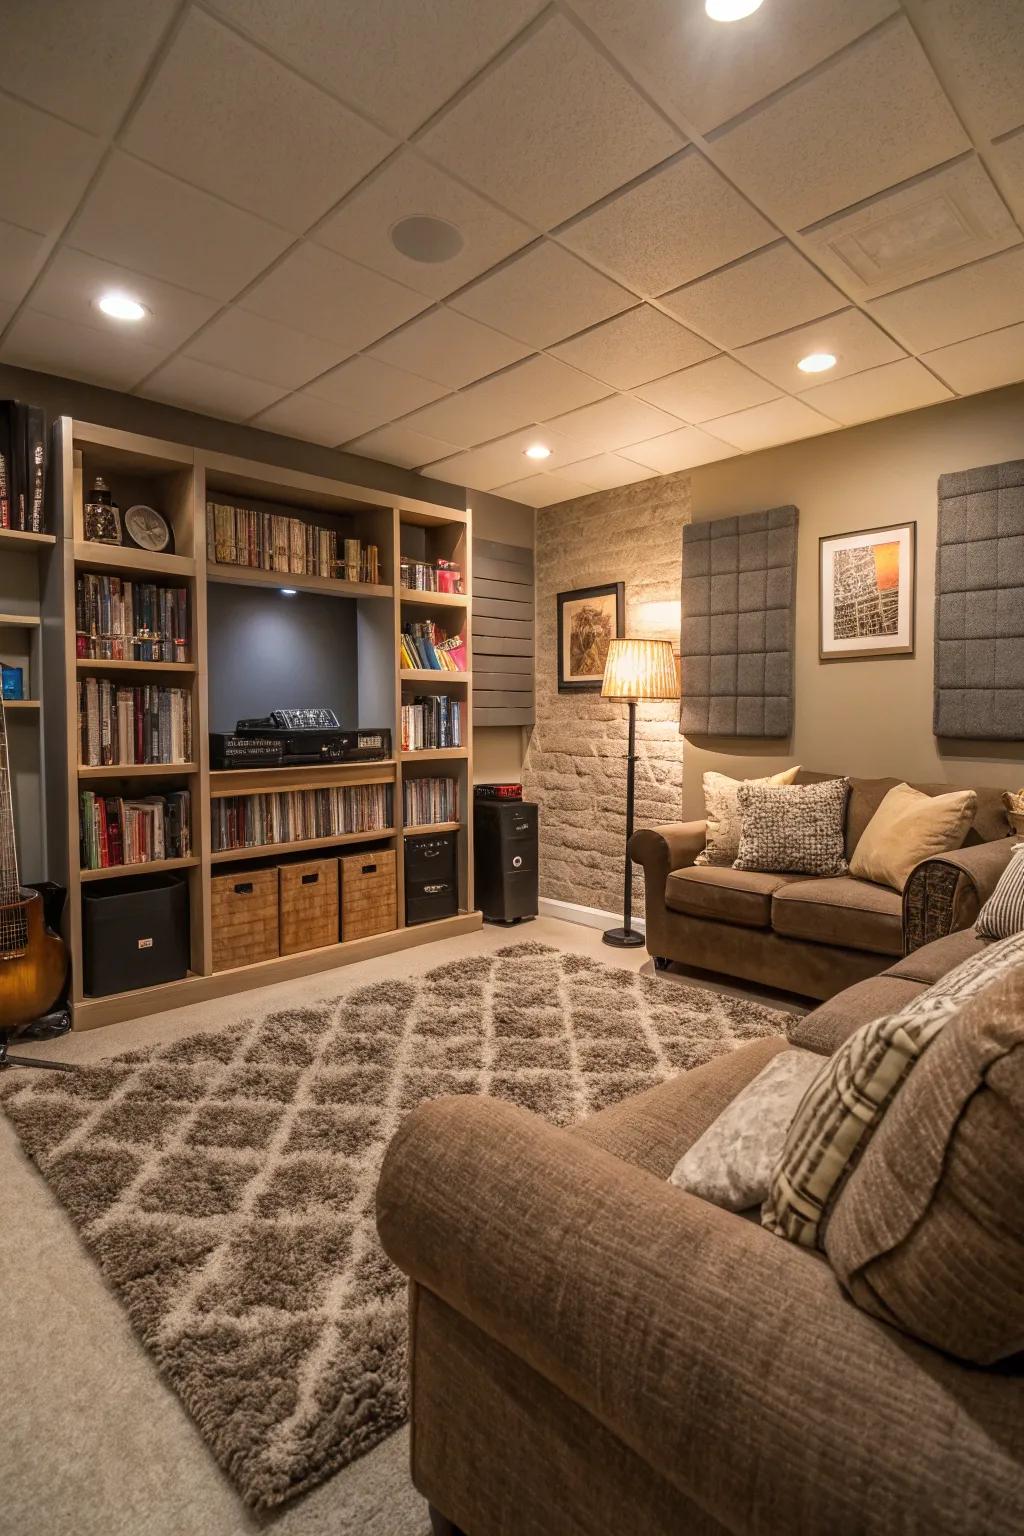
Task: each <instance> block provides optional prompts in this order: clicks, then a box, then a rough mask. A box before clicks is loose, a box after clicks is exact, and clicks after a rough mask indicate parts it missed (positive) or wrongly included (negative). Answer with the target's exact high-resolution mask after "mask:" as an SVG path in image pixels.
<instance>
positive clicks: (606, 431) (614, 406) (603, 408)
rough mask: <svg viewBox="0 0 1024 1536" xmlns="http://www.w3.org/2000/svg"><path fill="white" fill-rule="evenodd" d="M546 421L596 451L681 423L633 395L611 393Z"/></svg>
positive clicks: (609, 449)
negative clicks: (604, 398)
mask: <svg viewBox="0 0 1024 1536" xmlns="http://www.w3.org/2000/svg"><path fill="white" fill-rule="evenodd" d="M546 425H547V426H549V427H550V428H551V429H552V430H554V431H556V432H561V433H564V434H565V436H566V437H570V438H572V439H573V440H574V441H575V442H577V443H578V444H580V446H581V447H583V448H590V449H591V450H592V451H593V452H595V453H611V452H614V450H615V449H616V448H625V447H627V446H628V445H629V444H630V443H640V442H643V441H644V440H645V439H646V438H649V437H658V436H659V435H660V434H661V433H663V432H672V431H674V430H675V429H676V428H677V427H678V426H679V418H678V416H670V415H669V414H668V413H667V412H666V411H659V410H658V409H657V407H656V406H653V405H647V404H645V403H644V401H642V400H634V399H633V397H632V396H631V395H610V396H609V397H608V399H607V400H598V401H596V402H595V404H593V405H584V406H582V407H581V408H580V409H579V410H576V411H569V412H568V414H566V415H564V416H558V417H556V419H555V420H554V421H552V422H549V423H547V424H546Z"/></svg>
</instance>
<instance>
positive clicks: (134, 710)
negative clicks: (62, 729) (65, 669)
mask: <svg viewBox="0 0 1024 1536" xmlns="http://www.w3.org/2000/svg"><path fill="white" fill-rule="evenodd" d="M78 741H79V762H80V763H82V764H83V766H84V767H86V768H102V767H106V766H107V765H108V764H118V763H126V764H131V763H190V762H191V761H192V695H191V693H190V692H189V691H188V689H186V688H163V687H158V686H157V685H156V684H155V683H145V684H143V685H142V686H140V687H137V688H131V687H124V686H123V685H122V684H120V683H112V682H110V681H109V680H108V679H107V678H100V677H85V678H82V680H81V681H80V682H79V684H78Z"/></svg>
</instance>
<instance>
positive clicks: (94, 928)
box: [82, 875, 189, 997]
mask: <svg viewBox="0 0 1024 1536" xmlns="http://www.w3.org/2000/svg"><path fill="white" fill-rule="evenodd" d="M82 942H83V950H84V976H83V981H84V984H85V993H86V996H87V997H107V996H109V994H110V993H111V992H132V991H134V990H135V988H137V987H155V986H158V985H160V983H161V982H165V981H180V980H181V978H182V977H183V976H184V975H186V973H187V972H188V955H189V949H188V890H187V888H186V885H185V881H184V880H182V879H181V878H180V877H179V876H177V875H133V876H130V877H126V878H125V879H123V880H104V881H103V882H101V883H99V884H97V885H91V884H86V885H83V886H82Z"/></svg>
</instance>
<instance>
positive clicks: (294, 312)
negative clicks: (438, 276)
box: [239, 240, 430, 356]
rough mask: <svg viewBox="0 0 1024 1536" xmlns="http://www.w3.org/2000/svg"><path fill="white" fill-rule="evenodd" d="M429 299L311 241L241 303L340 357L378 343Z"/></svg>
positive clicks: (417, 311) (248, 309)
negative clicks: (320, 341)
mask: <svg viewBox="0 0 1024 1536" xmlns="http://www.w3.org/2000/svg"><path fill="white" fill-rule="evenodd" d="M429 302H430V301H429V299H427V298H425V297H424V295H423V294H421V293H413V291H412V289H411V288H404V287H402V285H401V284H400V283H394V282H392V281H391V278H390V277H382V276H381V275H380V274H379V273H378V272H370V271H368V270H367V269H366V267H360V266H357V265H356V264H355V262H352V261H349V260H347V258H346V257H344V256H337V255H335V253H334V252H333V251H325V250H324V249H323V248H322V247H321V246H319V245H311V244H310V242H309V241H308V240H306V241H303V242H302V243H301V244H300V245H297V246H296V247H295V249H294V250H292V251H289V252H288V255H287V256H285V257H284V259H283V260H282V261H280V262H279V263H278V264H277V266H276V267H274V269H273V271H271V272H268V273H267V275H266V277H264V278H261V279H260V281H259V282H258V283H256V285H255V286H254V287H253V288H251V289H250V290H249V292H248V293H246V294H244V295H243V296H242V298H241V299H240V300H239V306H240V307H241V308H242V309H245V310H247V311H249V312H251V313H252V314H255V315H262V316H263V318H264V319H266V320H277V321H279V322H280V323H281V324H282V325H290V326H294V328H295V329H296V330H299V331H305V332H306V334H307V335H309V336H322V337H324V338H325V339H327V340H329V341H332V342H336V343H337V344H338V346H339V347H340V348H342V349H343V350H342V351H341V352H340V353H339V355H340V356H345V354H346V353H349V352H356V351H358V350H359V349H360V348H361V347H365V346H366V345H367V344H368V343H369V342H371V341H376V340H377V338H378V337H379V336H384V335H385V334H386V333H387V332H388V331H392V330H394V328H395V327H396V326H398V325H401V324H402V322H403V321H405V320H409V319H411V317H412V316H413V315H416V314H419V312H420V311H421V310H423V309H426V307H427V305H428V304H429Z"/></svg>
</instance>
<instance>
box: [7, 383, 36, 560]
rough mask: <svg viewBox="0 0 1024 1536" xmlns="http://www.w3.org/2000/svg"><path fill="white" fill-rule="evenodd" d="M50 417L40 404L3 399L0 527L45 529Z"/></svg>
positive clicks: (23, 529)
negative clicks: (48, 422) (25, 403)
mask: <svg viewBox="0 0 1024 1536" xmlns="http://www.w3.org/2000/svg"><path fill="white" fill-rule="evenodd" d="M45 491H46V418H45V416H44V415H43V412H42V411H41V410H40V408H39V407H38V406H36V405H22V403H21V401H20V400H0V528H14V529H17V531H18V532H19V533H42V532H43V513H44V508H45Z"/></svg>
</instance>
